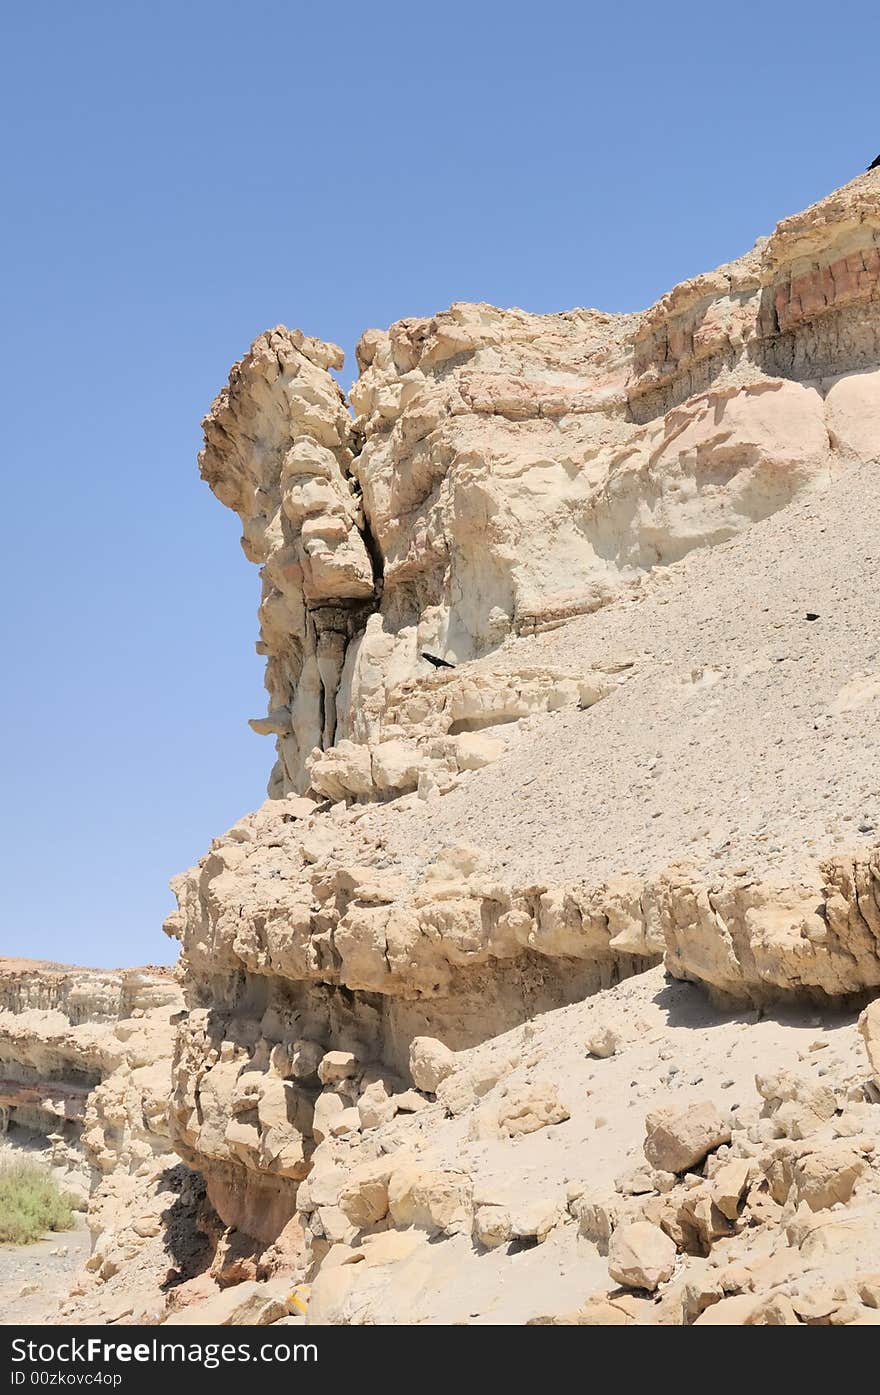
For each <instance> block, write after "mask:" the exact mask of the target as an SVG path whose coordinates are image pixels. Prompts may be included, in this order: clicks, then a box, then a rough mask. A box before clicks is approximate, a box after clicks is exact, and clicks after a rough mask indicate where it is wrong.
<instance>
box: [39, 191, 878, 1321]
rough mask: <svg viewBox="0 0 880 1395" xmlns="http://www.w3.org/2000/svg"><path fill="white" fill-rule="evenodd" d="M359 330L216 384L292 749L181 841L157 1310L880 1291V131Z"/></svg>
mask: <svg viewBox="0 0 880 1395" xmlns="http://www.w3.org/2000/svg"><path fill="white" fill-rule="evenodd" d="M357 359H358V368H359V370H360V372H359V377H358V379H357V381H356V382H355V384H354V386H353V387H352V388H351V391H350V393H349V394H348V398H347V399H346V397H345V395H344V394H343V393H342V391H341V389H340V388H339V386H338V384H337V382H336V379H335V378H334V377H333V372H336V371H338V370H339V369H340V368H341V367H342V355H341V352H340V351H339V350H338V349H337V348H336V347H335V346H334V345H331V344H325V343H323V342H321V341H319V340H316V339H312V338H309V337H308V336H306V335H305V334H303V333H302V332H300V331H298V330H294V331H290V330H287V329H285V328H283V327H278V328H276V329H273V330H271V331H269V332H267V333H266V334H264V335H261V336H260V338H259V339H258V340H257V341H256V342H255V343H254V345H253V346H252V347H251V349H250V350H249V352H248V353H247V354H246V355H245V357H244V358H243V359H242V360H241V362H240V363H238V364H236V365H235V366H234V368H233V369H232V372H231V374H230V378H229V384H228V386H227V387H226V388H225V389H224V390H223V391H222V392H221V394H220V396H219V397H218V398H217V400H216V402H215V403H214V405H213V407H212V409H211V411H210V413H209V415H208V417H207V418H206V420H205V424H204V430H205V445H204V450H203V452H202V455H201V470H202V475H203V477H204V478H205V480H206V481H207V482H208V483H209V485H210V486H211V488H212V490H213V491H214V493H215V494H216V495H217V497H218V498H219V499H220V500H221V502H222V503H223V504H225V505H226V506H228V507H230V508H232V509H234V510H235V511H236V512H237V514H238V515H239V517H240V519H241V522H242V529H243V538H242V545H243V547H244V550H245V553H246V555H247V557H248V558H249V559H250V560H252V561H253V562H255V563H257V564H258V565H259V566H260V568H261V586H262V594H261V602H260V611H259V618H260V638H259V644H258V647H259V650H260V652H261V653H263V654H264V655H265V657H266V688H267V691H268V712H267V714H266V715H265V716H260V717H256V718H254V719H253V721H252V725H253V726H254V728H255V729H256V730H257V731H259V732H261V733H264V734H266V735H271V736H273V737H274V738H275V743H276V753H277V759H276V763H275V766H274V769H273V771H272V774H271V778H270V783H269V796H270V797H269V799H268V801H267V802H266V803H265V804H264V805H263V806H262V807H261V808H260V809H259V810H257V811H256V812H255V813H252V814H249V815H247V816H245V817H244V818H242V819H241V820H240V822H239V823H237V824H236V825H235V826H234V827H233V828H232V829H230V830H229V831H228V832H227V833H226V834H224V835H223V836H222V837H219V838H217V839H215V840H214V842H213V844H212V846H211V848H210V850H209V852H208V853H207V854H206V856H205V857H204V858H203V859H202V861H201V862H200V863H199V865H198V866H197V867H195V868H193V869H191V870H190V871H189V872H187V873H184V874H183V875H181V876H180V877H178V878H177V879H176V880H175V883H174V889H175V892H176V895H177V900H178V910H177V911H176V912H175V913H174V914H173V915H172V916H171V917H170V919H169V922H168V924H167V930H168V932H169V933H170V934H171V935H172V936H174V937H176V938H177V939H179V941H180V944H181V973H182V983H183V990H184V994H185V998H186V1009H187V1010H186V1012H185V1013H184V1014H182V1016H181V1018H180V1020H179V1022H177V1024H176V1034H175V1043H174V1056H173V1066H172V1069H171V1082H170V1102H169V1106H168V1128H169V1130H170V1138H171V1141H172V1143H173V1147H174V1149H175V1151H176V1153H177V1155H178V1156H179V1157H180V1158H182V1159H183V1160H184V1162H185V1163H186V1164H187V1165H188V1167H189V1168H191V1169H192V1170H193V1171H194V1172H196V1173H198V1174H199V1175H200V1176H201V1177H203V1178H204V1183H205V1186H206V1188H207V1194H208V1197H209V1199H210V1203H211V1206H212V1207H213V1211H214V1216H213V1219H210V1220H205V1221H203V1225H204V1228H205V1229H206V1233H207V1234H208V1235H209V1238H210V1241H211V1246H212V1251H211V1255H210V1256H209V1257H207V1258H206V1260H205V1265H204V1272H203V1273H202V1274H201V1275H200V1276H198V1277H194V1278H191V1279H190V1278H188V1277H187V1276H186V1275H185V1274H184V1273H183V1272H182V1271H181V1272H179V1273H178V1275H177V1277H178V1279H183V1282H180V1283H177V1285H176V1287H175V1289H174V1292H173V1294H172V1295H171V1296H170V1298H169V1302H168V1306H167V1308H166V1309H165V1310H164V1311H163V1314H162V1316H163V1317H166V1318H168V1320H171V1321H174V1320H176V1316H175V1314H176V1311H179V1312H180V1313H189V1314H190V1316H192V1315H193V1314H197V1313H198V1312H202V1314H203V1318H202V1320H204V1321H224V1322H225V1321H239V1320H255V1321H257V1320H258V1321H266V1322H268V1321H273V1320H275V1319H276V1318H277V1317H278V1316H279V1315H280V1314H282V1313H284V1312H286V1311H287V1308H286V1307H285V1303H286V1301H287V1300H286V1299H285V1298H284V1296H283V1295H284V1294H286V1293H288V1291H289V1289H290V1285H291V1284H292V1283H294V1282H299V1283H311V1284H312V1292H311V1299H310V1301H309V1302H308V1304H306V1300H305V1296H304V1295H305V1290H302V1291H301V1299H300V1304H299V1306H300V1308H302V1307H305V1306H307V1307H308V1314H309V1317H308V1320H309V1321H312V1322H347V1323H351V1322H384V1321H394V1322H414V1321H420V1322H445V1321H483V1322H525V1321H530V1320H538V1319H541V1320H547V1321H564V1322H575V1321H576V1322H585V1323H590V1322H598V1323H614V1324H625V1323H630V1322H657V1321H659V1322H674V1323H683V1324H685V1325H689V1324H691V1323H693V1322H699V1323H703V1322H715V1321H717V1322H734V1323H750V1324H752V1323H765V1322H769V1323H778V1322H783V1323H800V1322H821V1323H824V1322H833V1323H853V1322H855V1323H866V1322H872V1321H874V1320H875V1319H874V1318H873V1316H872V1314H873V1313H874V1312H875V1311H880V1306H878V1305H880V1288H878V1285H877V1281H876V1276H875V1271H880V1229H878V1227H880V1205H878V1200H877V1198H878V1195H880V1172H878V1171H877V1168H876V1165H875V1158H876V1157H880V1152H878V1145H880V1115H878V1104H877V1100H878V1099H880V1094H878V1089H877V1084H876V1082H875V1079H874V1072H875V1071H876V1070H877V1069H878V1065H880V1055H878V1051H877V1043H876V1038H877V1036H878V1027H877V1024H876V1023H875V1022H874V1019H873V1017H872V1012H873V1009H871V1008H869V1010H868V1014H867V1016H866V1017H865V1019H864V1021H863V1024H862V1028H863V1035H864V1036H865V1040H866V1043H867V1046H868V1051H867V1052H866V1050H865V1044H864V1043H863V1041H862V1039H861V1037H860V1035H859V1032H858V1030H857V1025H856V1024H857V1015H858V1011H859V1010H860V1009H861V1008H862V1007H863V1006H864V1004H865V1003H866V1002H868V1001H869V1000H870V999H871V997H872V996H873V995H874V994H875V993H876V992H877V989H878V986H880V953H878V944H880V890H878V888H880V861H878V829H880V786H878V783H877V779H876V775H875V774H874V771H875V768H876V760H877V749H876V748H877V736H876V730H877V723H876V713H877V703H878V701H880V650H878V641H877V638H876V635H875V633H874V629H875V627H874V624H873V619H874V612H875V611H876V603H877V594H878V583H877V575H878V569H877V545H876V540H875V536H874V534H875V531H876V530H875V528H874V522H873V520H874V517H875V514H876V510H877V505H878V503H880V482H878V480H880V476H878V471H877V467H878V465H880V171H877V172H874V173H870V174H868V175H865V176H863V177H862V178H861V179H858V180H856V181H854V182H853V183H852V184H850V185H848V186H846V188H844V189H841V190H839V191H837V192H836V193H834V194H833V195H831V196H830V197H829V198H827V199H825V200H824V201H822V202H821V203H819V204H817V205H815V206H814V207H813V208H810V209H807V210H806V211H805V212H804V213H802V214H799V215H797V216H795V217H792V218H788V219H786V220H784V221H783V222H782V223H780V224H779V225H778V227H777V228H776V230H775V232H774V233H773V234H772V235H771V236H770V237H768V238H765V239H762V240H761V241H760V242H759V243H757V244H756V246H755V248H754V249H753V250H752V252H750V253H749V254H748V255H747V256H745V257H743V258H742V259H741V260H739V261H737V262H733V263H730V264H729V265H727V266H724V267H721V268H719V269H718V270H717V271H715V272H712V273H710V274H706V275H703V276H699V277H697V278H695V279H694V280H693V281H689V282H686V283H684V284H683V285H681V286H678V287H676V288H675V289H674V290H672V291H671V292H670V293H669V294H668V295H666V296H664V297H663V299H662V300H660V301H659V302H658V303H657V304H656V305H655V306H653V307H651V308H650V309H648V310H647V311H645V312H644V313H642V314H636V315H609V314H605V313H602V312H599V311H595V310H584V309H578V310H574V311H571V312H568V313H565V314H558V315H547V316H538V315H531V314H527V313H525V312H523V311H520V310H499V309H496V308H494V307H492V306H488V305H464V304H459V305H454V306H453V307H452V308H451V309H450V310H448V311H445V312H443V313H441V314H438V315H437V316H435V317H433V318H431V319H425V320H403V321H400V322H399V323H398V324H396V325H393V326H392V327H391V328H390V330H388V331H387V332H385V331H377V330H370V331H367V332H366V333H365V334H364V335H363V336H362V338H361V341H360V343H359V345H358V349H357ZM426 655H428V656H430V657H428V658H426V657H425V656H426ZM438 661H439V662H438ZM49 1006H54V1004H49ZM41 1049H43V1048H41ZM53 1049H54V1048H53ZM45 1050H48V1046H47V1047H46V1048H45ZM872 1053H873V1054H872ZM34 1059H36V1058H34ZM41 1059H43V1058H41ZM45 1060H47V1061H48V1060H49V1057H48V1056H46V1057H45ZM129 1066H130V1070H131V1072H132V1074H134V1073H136V1071H137V1070H139V1069H141V1067H140V1066H138V1065H136V1064H135V1063H134V1061H133V1060H132V1061H131V1062H130V1063H129ZM35 1068H36V1067H35ZM92 1069H93V1072H94V1069H95V1068H92ZM111 1079H112V1077H111ZM93 1083H94V1082H93V1081H91V1079H89V1080H88V1081H84V1083H83V1086H82V1088H87V1087H90V1086H91V1084H93ZM106 1088H107V1087H106V1085H104V1086H102V1087H101V1089H102V1090H106ZM126 1088H127V1087H126ZM161 1094H162V1090H161V1087H157V1097H158V1095H161ZM127 1108H128V1106H127V1105H126V1104H124V1103H121V1102H119V1101H118V1099H117V1097H116V1096H115V1095H114V1096H113V1098H112V1100H109V1102H108V1107H107V1109H106V1111H105V1112H106V1114H107V1117H108V1118H119V1117H122V1115H123V1114H124V1113H125V1111H126V1109H127ZM97 1112H100V1111H97ZM97 1112H96V1122H95V1126H94V1128H93V1129H90V1130H87V1134H86V1138H87V1139H88V1138H89V1137H90V1136H92V1142H91V1144H90V1146H91V1148H92V1150H93V1155H94V1156H95V1157H96V1158H98V1159H100V1158H101V1157H102V1156H106V1157H107V1158H108V1159H109V1157H110V1155H111V1154H112V1153H113V1152H114V1150H115V1151H116V1152H118V1145H117V1143H115V1142H114V1143H113V1144H112V1146H111V1145H110V1144H109V1143H108V1142H107V1134H106V1131H105V1133H104V1135H103V1141H102V1137H101V1129H100V1127H99V1124H98V1120H97ZM155 1113H156V1117H157V1118H158V1117H159V1115H160V1113H161V1111H160V1110H159V1109H158V1107H157V1110H156V1111H155ZM160 1132H161V1131H160ZM133 1160H134V1158H133ZM126 1166H128V1164H126ZM112 1167H113V1168H114V1169H115V1167H116V1164H115V1162H114V1163H112ZM135 1170H136V1169H135ZM112 1175H113V1173H112V1172H111V1176H112ZM94 1204H95V1203H94V1202H93V1205H94ZM205 1214H206V1215H207V1214H208V1213H205ZM103 1253H104V1252H103V1251H102V1250H101V1247H100V1245H99V1246H98V1248H97V1250H96V1255H97V1256H98V1259H96V1261H95V1264H96V1267H97V1270H98V1272H99V1273H100V1272H101V1270H102V1269H103V1266H104V1263H105V1261H104V1260H103V1259H102V1258H100V1256H101V1255H102V1254H103ZM208 1259H209V1260H210V1263H209V1262H208ZM113 1262H115V1261H112V1259H111V1265H112V1263H113ZM273 1276H274V1277H273ZM242 1280H247V1281H250V1286H247V1285H245V1286H244V1287H242V1283H241V1281H242ZM274 1282H277V1283H280V1284H282V1288H283V1293H282V1289H278V1291H277V1292H276V1290H275V1289H273V1288H272V1284H273V1283H274ZM236 1287H240V1288H242V1293H241V1295H240V1312H244V1313H247V1314H251V1317H245V1318H242V1317H241V1316H239V1317H230V1316H229V1313H230V1312H232V1311H233V1308H234V1307H235V1304H236V1302H238V1301H239V1300H238V1299H236V1298H235V1297H234V1295H233V1296H230V1295H228V1294H226V1293H225V1290H226V1289H230V1288H232V1289H234V1288H236ZM221 1289H222V1290H224V1292H222V1293H221ZM245 1289H246V1292H245ZM279 1295H280V1296H279ZM221 1300H222V1301H221ZM218 1304H219V1306H218ZM194 1305H196V1306H194ZM731 1305H732V1306H731ZM236 1311H239V1310H236ZM254 1313H259V1316H257V1317H253V1314H254ZM713 1314H714V1316H713Z"/></svg>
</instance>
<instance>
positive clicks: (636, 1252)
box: [608, 1221, 675, 1291]
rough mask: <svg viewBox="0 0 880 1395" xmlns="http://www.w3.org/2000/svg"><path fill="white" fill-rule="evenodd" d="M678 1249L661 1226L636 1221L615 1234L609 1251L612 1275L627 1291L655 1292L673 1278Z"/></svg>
mask: <svg viewBox="0 0 880 1395" xmlns="http://www.w3.org/2000/svg"><path fill="white" fill-rule="evenodd" d="M674 1268H675V1245H674V1244H673V1242H672V1241H671V1240H670V1239H669V1236H668V1235H664V1233H663V1231H662V1230H661V1229H660V1227H659V1226H656V1225H651V1223H650V1222H649V1221H633V1222H632V1224H630V1225H622V1226H619V1227H618V1228H617V1230H615V1232H614V1234H613V1235H612V1237H611V1244H610V1246H609V1249H608V1273H609V1274H610V1275H611V1277H612V1279H616V1280H617V1282H618V1283H619V1284H623V1285H624V1286H625V1287H627V1288H645V1289H649V1290H650V1291H653V1290H654V1289H656V1288H658V1287H659V1286H660V1284H662V1283H665V1282H666V1280H667V1279H670V1278H671V1277H672V1271H673V1269H674Z"/></svg>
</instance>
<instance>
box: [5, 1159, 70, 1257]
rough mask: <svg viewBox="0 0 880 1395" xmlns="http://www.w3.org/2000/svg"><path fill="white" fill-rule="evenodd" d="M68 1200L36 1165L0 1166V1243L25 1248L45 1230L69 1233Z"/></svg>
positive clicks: (22, 1163)
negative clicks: (24, 1246) (66, 1231)
mask: <svg viewBox="0 0 880 1395" xmlns="http://www.w3.org/2000/svg"><path fill="white" fill-rule="evenodd" d="M72 1225H73V1209H72V1207H71V1205H70V1199H69V1198H68V1197H67V1196H65V1195H64V1193H63V1192H61V1191H60V1190H59V1188H58V1187H57V1186H56V1185H55V1183H54V1182H53V1181H52V1178H51V1177H50V1176H49V1173H48V1172H47V1171H46V1169H45V1168H44V1167H40V1165H39V1164H38V1163H34V1162H28V1161H26V1160H21V1161H15V1162H4V1163H2V1164H0V1242H4V1243H6V1244H13V1245H27V1244H29V1243H30V1242H31V1241H32V1240H39V1238H40V1236H41V1235H45V1234H46V1231H47V1230H70V1228H71V1226H72Z"/></svg>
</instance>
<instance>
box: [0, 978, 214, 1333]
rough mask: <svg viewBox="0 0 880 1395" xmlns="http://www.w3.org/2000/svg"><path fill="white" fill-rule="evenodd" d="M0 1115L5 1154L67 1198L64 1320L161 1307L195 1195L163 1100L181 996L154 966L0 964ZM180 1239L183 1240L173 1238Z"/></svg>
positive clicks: (196, 1186) (189, 1226) (195, 1182)
mask: <svg viewBox="0 0 880 1395" xmlns="http://www.w3.org/2000/svg"><path fill="white" fill-rule="evenodd" d="M0 1002H2V1004H3V1007H2V1009H0V1062H2V1065H0V1072H2V1080H0V1105H2V1115H0V1117H2V1119H3V1123H4V1131H5V1140H4V1142H5V1148H6V1152H7V1154H11V1155H13V1156H16V1155H18V1154H21V1153H24V1154H26V1155H27V1156H30V1157H35V1158H38V1159H39V1160H40V1161H42V1162H44V1163H45V1164H46V1165H47V1166H48V1167H49V1169H50V1170H51V1171H52V1173H53V1175H54V1176H55V1177H56V1179H57V1181H58V1183H59V1185H60V1186H61V1187H62V1188H63V1189H64V1190H65V1191H67V1192H68V1193H71V1194H73V1195H74V1196H76V1197H78V1199H79V1204H80V1205H81V1207H82V1209H83V1210H84V1211H85V1212H86V1219H87V1222H88V1226H89V1229H90V1231H91V1241H92V1243H91V1253H90V1255H89V1258H88V1260H87V1262H86V1267H85V1270H84V1272H83V1273H82V1274H81V1275H80V1276H79V1279H78V1280H77V1283H76V1284H75V1286H74V1291H73V1295H72V1298H71V1301H70V1303H69V1305H68V1307H67V1309H66V1310H64V1311H63V1314H62V1315H63V1316H64V1317H65V1319H66V1320H73V1319H74V1317H75V1316H76V1317H78V1318H79V1319H80V1320H85V1319H88V1318H93V1319H95V1320H99V1321H103V1320H107V1318H108V1316H112V1315H113V1314H114V1313H116V1312H117V1311H119V1312H122V1311H127V1312H135V1311H137V1312H138V1313H141V1314H142V1313H144V1312H146V1311H148V1309H149V1308H150V1306H152V1307H153V1308H155V1307H156V1305H157V1304H159V1306H161V1299H160V1296H159V1285H160V1284H161V1283H163V1282H164V1281H165V1279H166V1277H167V1275H168V1273H169V1270H173V1269H174V1263H175V1249H176V1248H180V1247H181V1245H183V1247H184V1248H185V1247H186V1246H187V1245H188V1246H190V1247H192V1246H193V1245H195V1246H196V1247H197V1246H198V1239H197V1237H194V1235H193V1234H192V1231H193V1228H194V1216H195V1214H196V1212H197V1210H198V1207H199V1204H200V1201H201V1198H202V1197H203V1194H204V1187H203V1185H202V1184H201V1183H200V1181H199V1179H198V1178H197V1177H196V1176H195V1175H194V1174H189V1173H188V1170H187V1169H186V1168H185V1167H183V1166H182V1164H181V1163H180V1159H179V1158H178V1157H177V1155H176V1154H175V1153H174V1151H173V1148H172V1146H171V1141H170V1133H169V1126H168V1093H169V1083H170V1074H171V1055H172V1048H173V1041H174V1018H175V1016H176V1015H177V1014H179V1012H180V1010H181V1008H182V1006H183V997H182V994H181V990H180V988H179V986H178V984H177V982H176V981H175V979H174V976H173V975H172V974H171V973H170V972H169V971H168V970H165V969H155V968H147V969H124V970H118V971H105V970H93V969H79V968H68V967H65V966H62V965H52V964H43V963H39V962H35V961H23V960H10V959H5V960H0ZM184 1232H190V1233H189V1234H188V1235H186V1237H185V1238H184V1235H183V1233H184Z"/></svg>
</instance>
